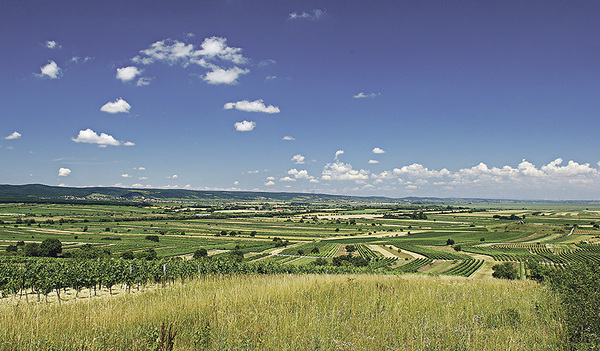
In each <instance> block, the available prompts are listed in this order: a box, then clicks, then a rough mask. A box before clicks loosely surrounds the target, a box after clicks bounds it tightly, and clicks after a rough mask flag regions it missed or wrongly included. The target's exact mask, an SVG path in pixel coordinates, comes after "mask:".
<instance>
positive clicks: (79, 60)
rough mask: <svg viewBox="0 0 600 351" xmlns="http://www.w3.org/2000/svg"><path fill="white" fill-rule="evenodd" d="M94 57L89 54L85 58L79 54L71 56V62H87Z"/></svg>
mask: <svg viewBox="0 0 600 351" xmlns="http://www.w3.org/2000/svg"><path fill="white" fill-rule="evenodd" d="M93 59H94V58H93V57H89V56H86V57H84V58H83V59H82V58H81V57H79V56H73V57H71V59H70V60H69V62H73V63H86V62H88V61H91V60H93Z"/></svg>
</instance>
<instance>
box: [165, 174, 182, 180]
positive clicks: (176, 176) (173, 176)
mask: <svg viewBox="0 0 600 351" xmlns="http://www.w3.org/2000/svg"><path fill="white" fill-rule="evenodd" d="M167 178H171V179H177V178H179V176H178V175H177V174H173V175H172V176H170V177H167Z"/></svg>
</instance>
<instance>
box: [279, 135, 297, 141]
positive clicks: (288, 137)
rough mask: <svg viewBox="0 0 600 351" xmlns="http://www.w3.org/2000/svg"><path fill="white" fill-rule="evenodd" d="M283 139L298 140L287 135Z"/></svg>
mask: <svg viewBox="0 0 600 351" xmlns="http://www.w3.org/2000/svg"><path fill="white" fill-rule="evenodd" d="M282 140H296V139H295V138H294V137H293V136H290V135H286V136H284V137H283V138H282Z"/></svg>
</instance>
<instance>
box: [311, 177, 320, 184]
mask: <svg viewBox="0 0 600 351" xmlns="http://www.w3.org/2000/svg"><path fill="white" fill-rule="evenodd" d="M309 182H311V183H318V182H319V181H318V180H317V179H315V178H312V179H311V180H309Z"/></svg>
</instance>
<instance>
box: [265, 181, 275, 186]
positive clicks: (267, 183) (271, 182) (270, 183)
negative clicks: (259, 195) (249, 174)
mask: <svg viewBox="0 0 600 351" xmlns="http://www.w3.org/2000/svg"><path fill="white" fill-rule="evenodd" d="M265 185H266V186H271V185H275V182H274V181H272V180H269V181H268V182H266V183H265Z"/></svg>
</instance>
